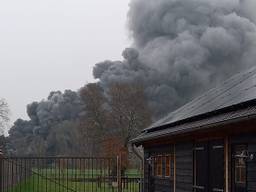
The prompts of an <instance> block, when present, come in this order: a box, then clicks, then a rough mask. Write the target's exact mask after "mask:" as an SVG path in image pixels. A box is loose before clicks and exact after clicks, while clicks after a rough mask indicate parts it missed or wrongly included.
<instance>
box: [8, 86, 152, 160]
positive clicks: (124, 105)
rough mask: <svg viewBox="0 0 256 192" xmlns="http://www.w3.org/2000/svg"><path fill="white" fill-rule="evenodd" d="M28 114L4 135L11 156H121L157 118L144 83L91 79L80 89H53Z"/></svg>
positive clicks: (29, 107)
mask: <svg viewBox="0 0 256 192" xmlns="http://www.w3.org/2000/svg"><path fill="white" fill-rule="evenodd" d="M27 114H28V116H29V118H30V119H29V120H22V119H18V120H17V121H15V122H14V125H13V126H12V127H11V129H10V130H9V136H8V137H6V138H4V137H3V138H4V140H5V147H6V149H7V151H8V153H9V154H10V155H16V156H64V155H79V156H111V155H116V153H117V152H118V151H119V150H121V149H122V150H126V151H128V143H129V140H130V139H132V138H133V137H135V136H136V135H138V134H139V133H140V132H141V130H142V129H143V128H145V127H147V126H148V125H149V124H150V123H151V119H152V114H151V111H150V109H149V107H148V101H147V97H146V96H145V93H144V87H143V85H142V84H140V83H113V84H111V85H109V86H108V88H107V89H104V88H102V87H101V86H100V84H98V83H89V84H87V85H85V86H84V87H82V88H81V89H80V90H79V91H77V92H74V91H70V90H66V91H65V92H64V93H62V92H59V91H57V92H51V93H50V94H49V96H48V98H47V99H45V100H42V101H40V102H33V103H31V104H29V105H28V106H27ZM7 117H8V115H7Z"/></svg>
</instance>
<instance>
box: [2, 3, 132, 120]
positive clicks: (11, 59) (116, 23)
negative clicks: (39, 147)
mask: <svg viewBox="0 0 256 192" xmlns="http://www.w3.org/2000/svg"><path fill="white" fill-rule="evenodd" d="M128 4H129V0H107V1H106V0H22V1H21V0H2V1H0V67H1V75H0V88H1V91H0V97H1V98H5V99H6V100H7V101H8V103H9V105H10V109H11V112H12V117H11V119H12V122H13V121H14V120H16V119H17V118H20V117H21V118H25V119H27V116H26V105H27V104H28V103H31V102H32V101H39V100H41V99H43V98H46V97H47V96H48V94H49V92H50V91H52V90H61V91H63V90H65V89H72V90H77V89H78V88H80V87H81V86H83V85H84V84H85V83H87V82H90V81H93V77H92V67H93V65H94V64H95V63H97V62H99V61H103V60H106V59H111V60H116V59H121V52H122V50H123V49H124V48H125V47H127V46H128V45H129V39H128V32H127V29H126V15H127V11H128Z"/></svg>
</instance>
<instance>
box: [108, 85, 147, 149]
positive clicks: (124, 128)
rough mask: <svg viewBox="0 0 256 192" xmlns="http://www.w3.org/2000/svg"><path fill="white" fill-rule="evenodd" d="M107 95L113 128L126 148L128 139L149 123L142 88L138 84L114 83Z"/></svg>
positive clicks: (145, 99)
mask: <svg viewBox="0 0 256 192" xmlns="http://www.w3.org/2000/svg"><path fill="white" fill-rule="evenodd" d="M108 94H109V106H110V108H111V117H112V123H113V127H115V129H116V134H117V135H119V136H120V137H121V140H122V145H123V147H124V148H127V147H128V143H129V141H130V139H132V138H133V137H135V136H137V135H138V134H139V133H140V132H141V130H142V129H144V128H146V127H147V126H148V125H149V124H150V123H151V112H150V110H149V108H148V105H147V98H146V97H145V94H144V88H143V86H142V85H140V84H133V83H115V84H113V85H112V86H111V87H110V90H109V92H108Z"/></svg>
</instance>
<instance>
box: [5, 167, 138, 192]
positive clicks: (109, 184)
mask: <svg viewBox="0 0 256 192" xmlns="http://www.w3.org/2000/svg"><path fill="white" fill-rule="evenodd" d="M32 172H33V174H32V175H30V176H27V177H25V179H23V181H22V182H20V183H18V184H17V185H16V186H14V187H12V188H10V189H8V190H6V191H5V192H72V191H73V192H116V191H117V187H116V186H115V184H116V178H112V177H109V175H110V172H109V170H83V171H82V170H72V169H66V170H63V171H60V170H55V169H43V170H35V169H34V170H33V171H32ZM125 178H126V179H123V182H122V189H123V190H122V191H123V192H139V187H140V184H139V181H138V180H136V179H132V178H140V174H139V172H138V171H137V170H132V169H131V170H128V171H127V172H126V176H125Z"/></svg>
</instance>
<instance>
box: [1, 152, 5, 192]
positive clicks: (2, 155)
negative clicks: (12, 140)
mask: <svg viewBox="0 0 256 192" xmlns="http://www.w3.org/2000/svg"><path fill="white" fill-rule="evenodd" d="M3 158H4V154H3V152H2V150H1V149H0V191H3V189H4V186H3V171H4V170H3V169H4V167H3V163H4V161H3Z"/></svg>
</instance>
